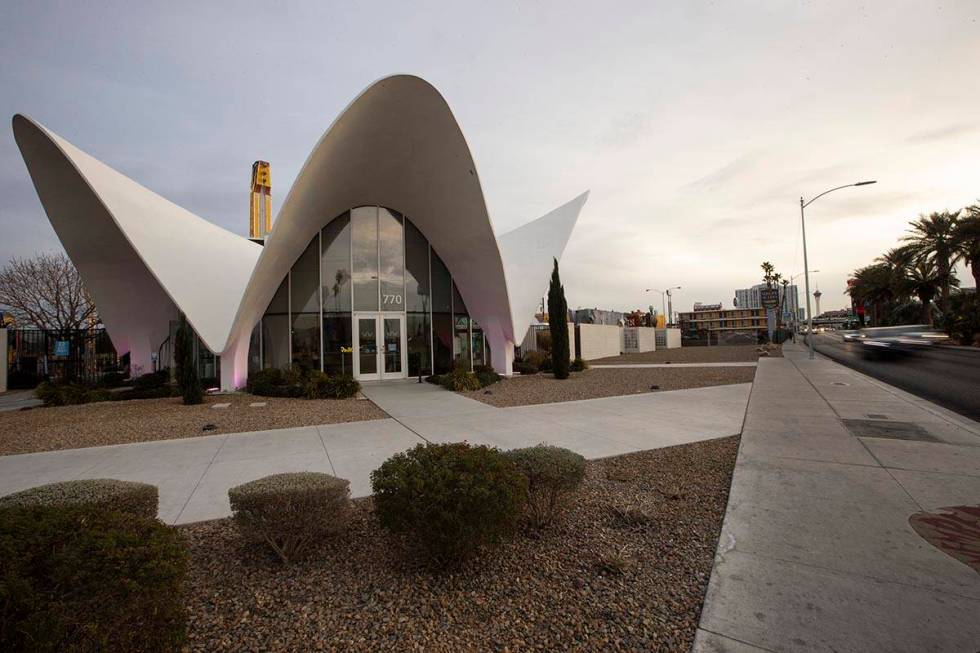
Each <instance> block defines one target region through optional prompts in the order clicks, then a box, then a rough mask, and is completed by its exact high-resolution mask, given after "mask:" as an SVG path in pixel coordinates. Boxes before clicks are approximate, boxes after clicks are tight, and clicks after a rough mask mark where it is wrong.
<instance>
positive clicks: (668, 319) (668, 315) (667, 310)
mask: <svg viewBox="0 0 980 653" xmlns="http://www.w3.org/2000/svg"><path fill="white" fill-rule="evenodd" d="M680 289H681V287H680V286H672V287H670V288H668V289H667V290H657V289H656V288H647V289H646V291H645V292H658V293H660V308H661V309H663V310H664V328H666V327H667V326H668V324H670V323H673V320H674V317H673V316H674V306H673V304H672V303H671V304H670V305H669V306H665V305H664V296H665V295H666V297H667V299H668V300H670V298H671V296H672V295H671V294H670V291H671V290H680Z"/></svg>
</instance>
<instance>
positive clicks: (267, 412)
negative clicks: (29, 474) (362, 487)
mask: <svg viewBox="0 0 980 653" xmlns="http://www.w3.org/2000/svg"><path fill="white" fill-rule="evenodd" d="M255 402H265V404H266V405H265V406H262V407H252V406H249V404H250V403H255ZM220 403H230V404H231V405H230V406H228V407H227V408H212V406H213V405H214V404H220ZM384 417H387V414H385V413H384V411H382V410H381V409H380V408H378V407H377V406H375V405H374V404H373V403H371V402H370V401H367V400H359V399H325V400H308V399H278V398H271V397H255V396H253V395H246V394H235V395H216V396H209V397H206V398H205V403H204V404H201V405H199V406H184V405H183V404H182V403H181V400H180V398H168V399H134V400H130V401H107V402H101V403H94V404H83V405H81V406H58V407H52V408H32V409H31V410H19V411H5V412H0V455H10V454H17V453H31V452H35V451H53V450H56V449H75V448H79V447H96V446H101V445H106V444H125V443H129V442H147V441H150V440H169V439H173V438H191V437H195V436H199V435H213V434H215V433H237V432H241V431H263V430H266V429H279V428H287V427H291V426H308V425H311V424H334V423H337V422H357V421H361V420H368V419H381V418H384ZM209 425H210V426H212V427H213V428H209V429H207V430H206V429H205V427H207V426H209Z"/></svg>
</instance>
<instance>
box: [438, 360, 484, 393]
mask: <svg viewBox="0 0 980 653" xmlns="http://www.w3.org/2000/svg"><path fill="white" fill-rule="evenodd" d="M440 384H441V385H442V387H444V388H446V389H447V390H453V391H455V392H466V391H469V390H479V389H480V388H481V387H482V386H481V385H480V380H479V379H478V378H476V374H474V373H473V372H470V371H469V370H467V369H465V368H463V367H460V366H456V367H455V368H453V371H452V372H450V373H449V374H443V375H442V377H441V380H440Z"/></svg>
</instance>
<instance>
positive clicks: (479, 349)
mask: <svg viewBox="0 0 980 653" xmlns="http://www.w3.org/2000/svg"><path fill="white" fill-rule="evenodd" d="M470 326H471V327H472V334H473V335H472V337H471V338H470V341H471V342H472V343H473V347H472V349H473V355H472V358H473V367H476V366H477V365H487V364H488V363H487V358H486V354H485V353H484V347H483V329H481V328H480V325H479V324H477V323H476V321H475V320H471V321H470Z"/></svg>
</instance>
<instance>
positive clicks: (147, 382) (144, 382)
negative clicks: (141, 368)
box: [133, 370, 170, 390]
mask: <svg viewBox="0 0 980 653" xmlns="http://www.w3.org/2000/svg"><path fill="white" fill-rule="evenodd" d="M168 383H170V370H157V371H156V372H149V373H148V374H143V375H142V376H138V377H136V378H135V379H133V389H134V390H152V389H154V388H162V387H163V386H165V385H167V384H168Z"/></svg>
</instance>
